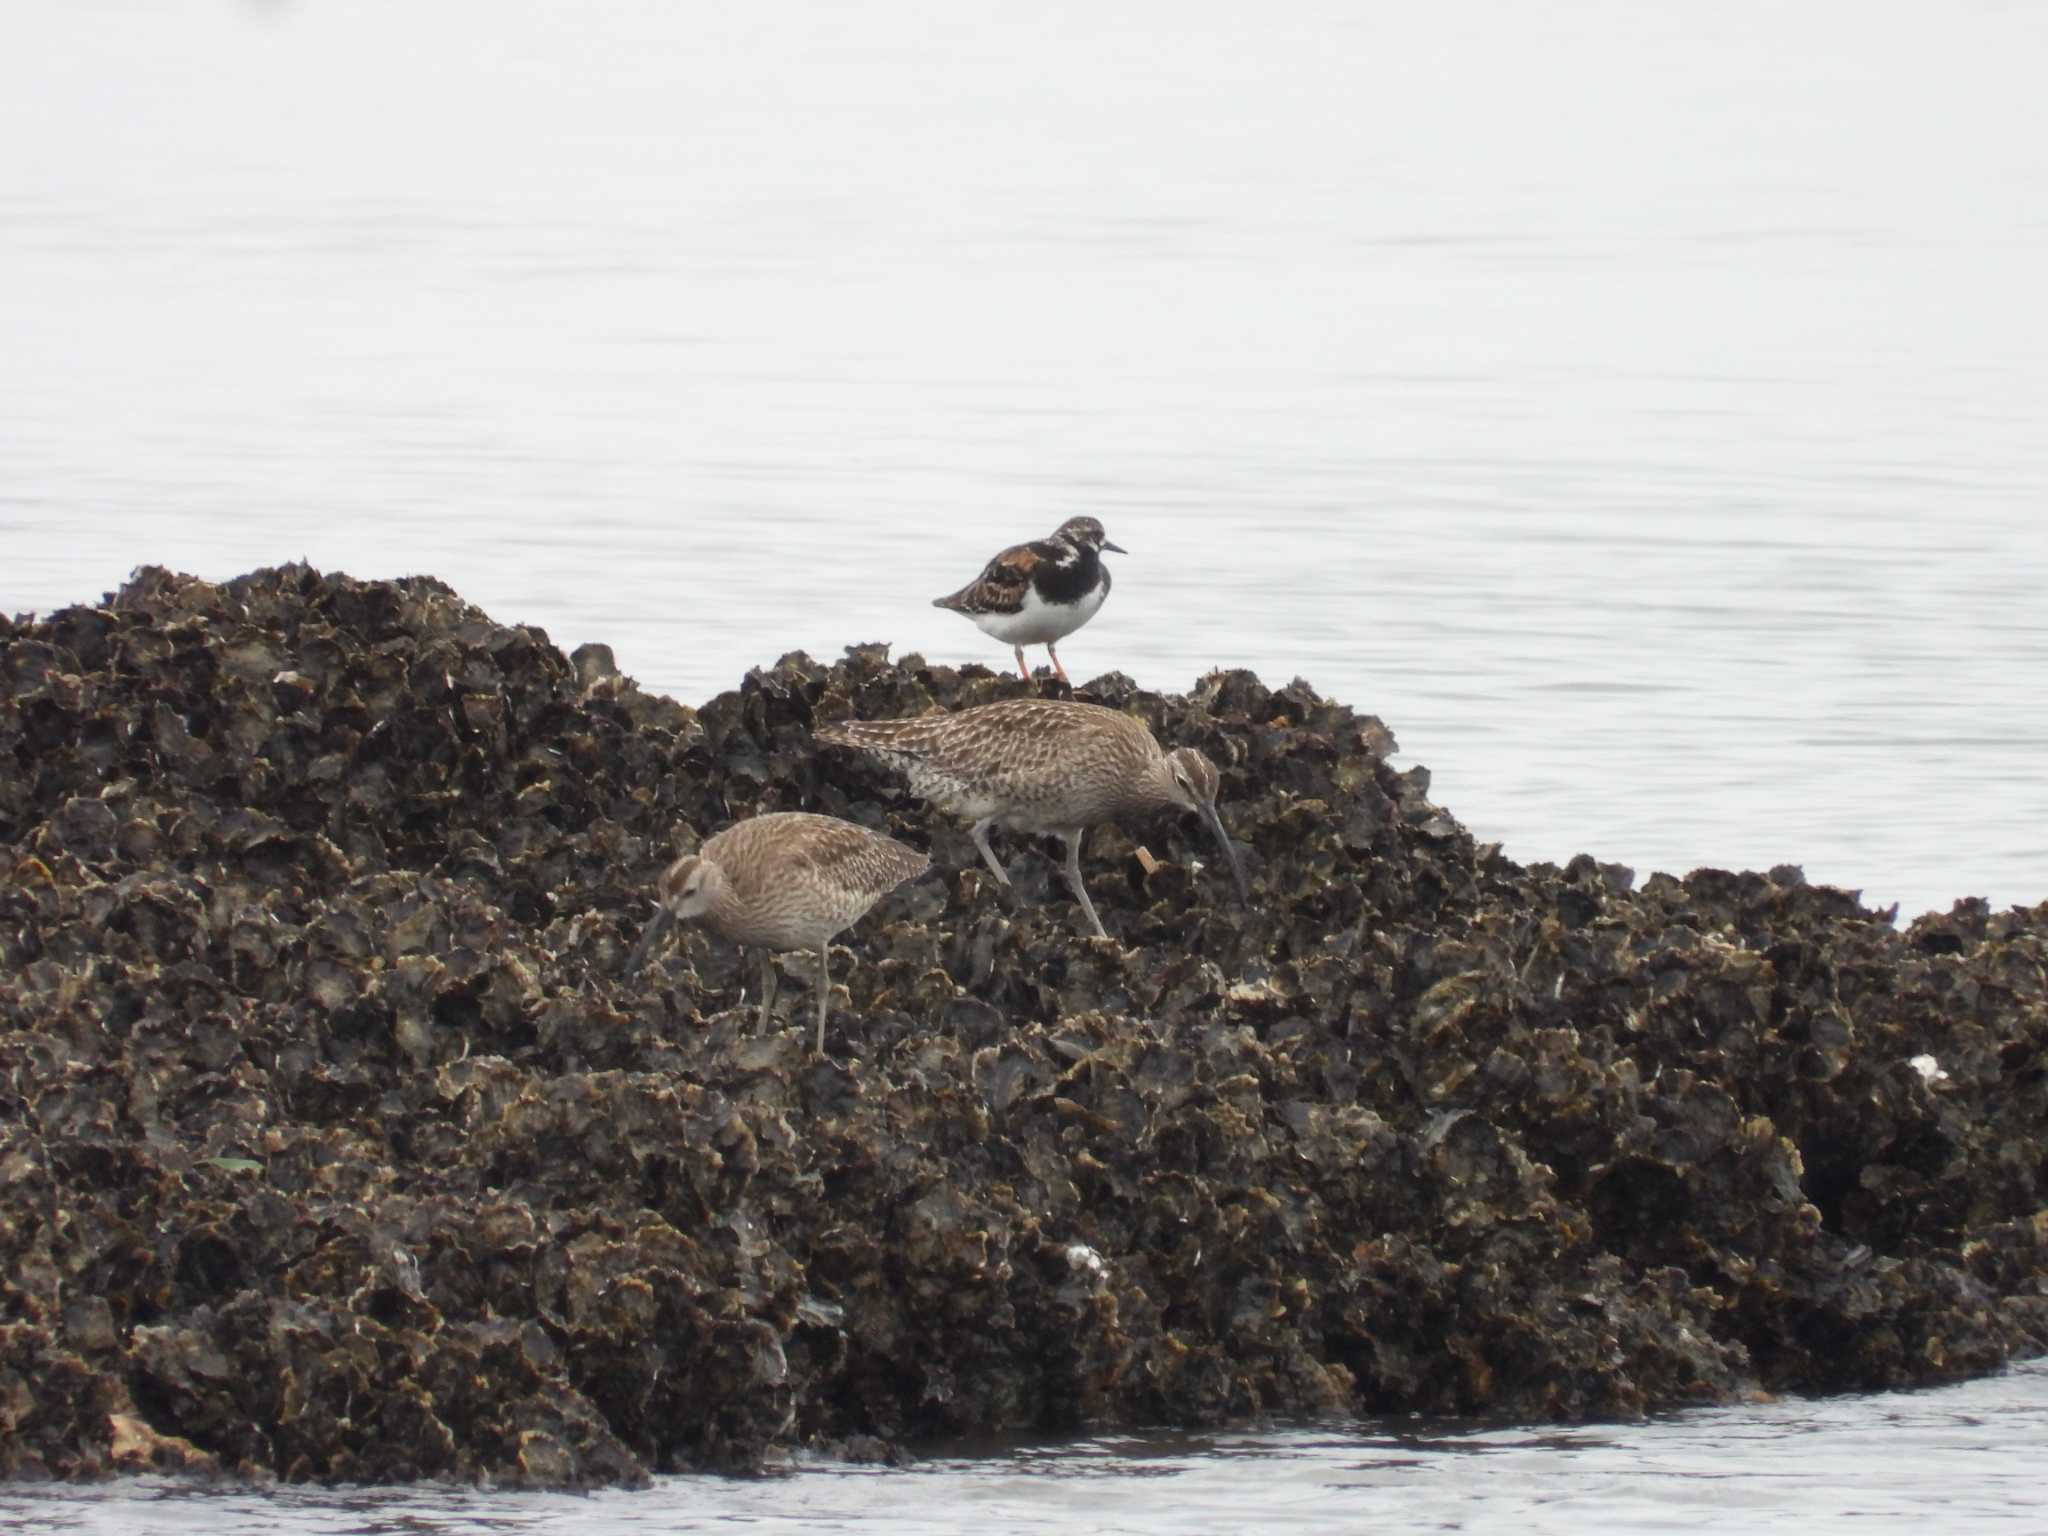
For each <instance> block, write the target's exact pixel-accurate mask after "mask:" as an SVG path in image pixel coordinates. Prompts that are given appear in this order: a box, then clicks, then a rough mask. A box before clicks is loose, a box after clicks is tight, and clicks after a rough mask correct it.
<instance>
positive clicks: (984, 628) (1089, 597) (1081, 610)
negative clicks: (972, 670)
mask: <svg viewBox="0 0 2048 1536" xmlns="http://www.w3.org/2000/svg"><path fill="white" fill-rule="evenodd" d="M1106 549H1109V550H1115V551H1116V552H1117V553H1118V554H1122V553H1123V552H1124V550H1123V546H1122V545H1120V544H1112V543H1110V541H1109V535H1108V534H1106V533H1104V532H1103V531H1102V524H1100V523H1098V522H1097V521H1096V520H1095V519H1094V518H1092V517H1070V518H1068V519H1067V520H1066V521H1065V522H1064V523H1061V524H1060V526H1059V527H1058V529H1056V530H1055V531H1054V532H1053V533H1052V534H1050V535H1049V536H1048V537H1046V538H1043V539H1034V540H1032V541H1031V542H1030V543H1029V544H1016V545H1012V546H1011V547H1010V548H1008V549H1006V550H1004V551H1003V552H1002V553H1001V554H999V555H997V556H996V557H995V558H994V559H993V560H991V561H989V563H988V564H987V565H986V566H985V567H983V569H982V572H981V574H980V575H979V576H977V577H975V578H974V580H972V581H970V582H969V583H967V585H966V586H964V587H962V588H961V589H960V590H959V591H958V592H955V593H953V594H952V595H951V596H949V597H939V598H934V599H932V606H933V607H934V608H949V609H951V610H952V611H953V612H954V613H958V614H964V615H965V616H966V617H968V618H970V619H972V620H974V622H975V624H976V625H977V626H979V627H980V629H981V632H982V633H983V634H985V635H994V636H995V637H996V639H998V640H1001V641H1003V642H1004V643H1005V644H1007V645H1008V646H1010V647H1011V648H1012V649H1013V650H1015V651H1016V653H1017V670H1018V671H1020V672H1022V673H1023V674H1024V680H1025V681H1026V682H1027V683H1028V682H1030V681H1031V668H1030V666H1029V665H1027V664H1026V662H1025V660H1024V647H1025V646H1027V645H1042V646H1044V647H1045V654H1046V655H1048V656H1050V657H1051V658H1052V668H1053V671H1055V672H1057V673H1058V674H1059V675H1060V678H1061V680H1062V681H1064V680H1065V679H1066V676H1067V669H1066V668H1065V667H1063V666H1061V665H1060V653H1059V651H1058V650H1057V649H1055V644H1056V642H1058V641H1061V640H1064V639H1066V637H1067V636H1068V635H1071V634H1072V633H1073V632H1074V631H1075V630H1077V629H1079V628H1080V627H1081V626H1082V625H1083V624H1086V623H1087V622H1088V621H1089V620H1090V619H1092V618H1094V617H1095V610H1096V609H1098V608H1100V607H1101V606H1102V600H1103V599H1104V598H1106V597H1108V596H1109V567H1108V566H1106V565H1104V564H1103V563H1102V552H1103V551H1104V550H1106Z"/></svg>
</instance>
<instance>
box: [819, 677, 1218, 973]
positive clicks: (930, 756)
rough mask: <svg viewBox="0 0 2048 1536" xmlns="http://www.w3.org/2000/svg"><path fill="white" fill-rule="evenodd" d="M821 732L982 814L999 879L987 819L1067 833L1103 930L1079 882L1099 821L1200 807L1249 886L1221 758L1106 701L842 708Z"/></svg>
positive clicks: (978, 828) (923, 791) (1002, 876)
mask: <svg viewBox="0 0 2048 1536" xmlns="http://www.w3.org/2000/svg"><path fill="white" fill-rule="evenodd" d="M817 737H818V740H820V741H823V742H829V743H832V744H834V745H837V746H843V747H854V748H857V749H859V750H861V751H864V752H870V753H873V754H874V755H875V756H876V757H878V758H880V759H881V760H882V761H883V762H885V763H888V764H890V765H891V766H893V767H896V768H898V769H901V770H902V771H903V772H904V773H906V774H907V775H908V776H909V779H910V788H911V791H912V793H914V794H918V795H921V796H923V797H924V798H925V799H927V800H929V801H931V802H932V803H933V804H934V805H937V806H939V807H940V808H941V809H943V810H947V811H950V812H952V813H953V814H954V815H956V816H964V817H967V818H968V819H969V820H971V821H972V822H973V823H974V844H975V846H976V847H977V848H979V849H980V850H981V856H982V858H983V859H985V860H986V861H987V863H988V867H989V868H990V869H991V870H993V871H994V872H995V876H996V879H997V880H998V881H1000V882H1001V883H1002V884H1004V885H1008V884H1009V883H1010V877H1009V876H1008V875H1007V874H1006V873H1005V872H1004V870H1003V866H1002V865H1001V864H1000V863H998V862H997V861H996V856H995V850H994V849H992V848H991V847H990V846H989V842H988V833H989V828H991V827H994V826H1004V827H1012V828H1015V829H1016V830H1018V831H1020V832H1053V833H1057V834H1058V835H1059V836H1060V838H1061V839H1062V840H1064V841H1065V843H1066V845H1067V859H1066V865H1065V870H1066V877H1067V887H1068V889H1070V890H1071V891H1072V892H1073V893H1074V899H1075V900H1077V901H1078V902H1080V903H1081V910H1082V911H1083V912H1085V913H1086V914H1087V916H1088V926H1089V927H1090V928H1092V929H1093V930H1094V931H1095V936H1096V937H1097V938H1107V937H1108V935H1107V934H1106V933H1104V932H1103V929H1102V919H1101V918H1099V917H1097V916H1096V915H1095V903H1094V902H1092V901H1090V900H1089V899H1088V890H1087V887H1086V886H1084V885H1083V884H1082V883H1081V838H1082V836H1083V834H1084V833H1085V832H1086V831H1087V829H1088V828H1090V827H1092V826H1094V825H1095V824H1096V823H1097V822H1103V821H1111V820H1114V819H1115V818H1116V817H1118V816H1122V815H1126V814H1130V813H1136V812H1142V811H1153V810H1160V809H1164V808H1166V807H1168V806H1176V807H1179V808H1180V809H1181V810H1186V811H1198V812H1200V813H1201V816H1202V819H1203V820H1204V821H1206V822H1207V823H1208V824H1209V830H1210V831H1211V832H1213V833H1214V834H1215V837H1216V842H1217V846H1219V847H1220V848H1222V850H1223V856H1224V858H1225V859H1226V860H1227V861H1228V862H1229V864H1230V873H1231V877H1232V879H1233V880H1235V881H1236V883H1237V890H1238V895H1239V896H1240V897H1241V898H1243V897H1247V896H1248V892H1247V888H1246V886H1245V879H1244V871H1243V869H1242V868H1241V867H1240V866H1239V864H1238V861H1237V850H1236V849H1235V848H1233V847H1232V846H1231V842H1230V834H1229V833H1228V832H1226V831H1225V830H1224V828H1223V821H1222V818H1221V817H1220V816H1218V815H1217V812H1216V790H1217V785H1218V777H1217V773H1216V766H1215V764H1213V763H1211V762H1210V761H1209V759H1208V758H1206V757H1204V756H1203V755H1202V754H1201V753H1200V752H1197V751H1196V750H1195V749H1194V748H1192V747H1178V748H1175V749H1174V750H1173V751H1171V752H1163V751H1161V750H1160V747H1159V743H1158V742H1157V741H1155V740H1154V739H1153V737H1152V733H1151V732H1150V731H1149V730H1147V729H1146V728H1145V725H1144V722H1143V721H1140V720H1136V719H1133V718H1132V717H1131V716H1129V715H1126V714H1123V713H1122V712H1120V711H1118V710H1114V709H1104V708H1102V707H1101V706H1100V705H1096V704H1076V703H1071V702H1068V701H1065V700H1055V699H1010V700H1005V701H1004V702H1002V703H1000V704H984V705H982V706H980V707H979V708H977V709H963V710H961V711H959V712H958V713H957V714H950V715H945V714H935V715H920V716H918V717H916V718H914V719H909V720H842V721H840V722H838V723H837V724H834V725H828V726H821V727H820V728H819V729H818V733H817Z"/></svg>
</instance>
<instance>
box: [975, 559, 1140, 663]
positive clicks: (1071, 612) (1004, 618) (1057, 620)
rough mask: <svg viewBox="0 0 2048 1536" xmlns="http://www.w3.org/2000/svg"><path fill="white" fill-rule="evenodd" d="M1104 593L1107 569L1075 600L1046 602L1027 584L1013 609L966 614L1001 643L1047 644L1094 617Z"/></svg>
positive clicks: (1106, 593) (1107, 585)
mask: <svg viewBox="0 0 2048 1536" xmlns="http://www.w3.org/2000/svg"><path fill="white" fill-rule="evenodd" d="M1107 596H1109V573H1108V572H1107V571H1105V572H1103V579H1102V580H1101V581H1099V582H1097V583H1096V584H1095V585H1094V586H1093V587H1091V588H1090V589H1089V590H1088V591H1086V592H1083V593H1082V594H1081V596H1080V598H1079V600H1078V601H1075V602H1071V603H1048V602H1047V601H1046V600H1045V599H1044V598H1042V597H1040V596H1039V595H1038V589H1037V588H1036V587H1029V586H1027V587H1026V588H1025V589H1024V600H1023V602H1022V603H1021V604H1020V605H1019V606H1018V608H1017V611H1016V612H1015V613H976V614H971V615H969V617H971V618H972V619H973V620H974V622H975V623H976V624H978V625H979V626H981V632H982V633H983V634H985V635H993V636H994V637H995V638H996V639H998V640H1000V641H1002V642H1003V644H1005V645H1049V644H1051V643H1052V642H1053V641H1055V640H1064V639H1065V638H1066V637H1067V636H1068V635H1071V634H1072V633H1073V632H1074V631H1075V630H1077V629H1079V628H1080V627H1081V626H1082V625H1083V624H1086V623H1087V622H1088V621H1089V620H1090V619H1092V618H1094V617H1095V610H1096V609H1098V608H1100V607H1101V606H1102V600H1103V599H1104V598H1105V597H1107Z"/></svg>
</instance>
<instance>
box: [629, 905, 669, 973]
mask: <svg viewBox="0 0 2048 1536" xmlns="http://www.w3.org/2000/svg"><path fill="white" fill-rule="evenodd" d="M674 922H675V915H674V914H673V913H671V912H670V911H669V909H668V908H667V907H656V908H655V909H654V916H652V917H650V918H649V919H648V920H647V927H646V928H645V929H643V930H642V931H641V934H640V942H639V943H638V944H635V945H634V946H633V953H631V954H630V955H628V956H626V970H625V974H626V975H628V976H631V975H633V974H635V973H636V972H637V971H638V970H639V969H640V964H641V962H642V961H644V960H645V959H646V958H647V952H648V951H649V950H650V949H652V948H654V945H655V942H656V941H657V940H658V939H660V937H661V936H662V935H663V934H665V933H667V932H668V930H669V928H670V926H671V925H673V924H674Z"/></svg>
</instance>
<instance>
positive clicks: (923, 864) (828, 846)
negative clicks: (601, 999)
mask: <svg viewBox="0 0 2048 1536" xmlns="http://www.w3.org/2000/svg"><path fill="white" fill-rule="evenodd" d="M931 862H932V861H931V860H930V859H929V858H927V857H926V856H925V855H924V854H922V853H919V852H918V851H917V850H916V849H915V848H912V847H909V846H908V845H907V844H904V843H899V842H897V841H896V839H895V838H893V837H884V836H883V835H882V834H881V833H879V832H870V831H869V830H868V829H867V828H866V827H860V826H855V825H854V824H853V823H852V822H850V821H841V820H840V819H839V818H838V817H836V816H813V815H811V814H809V813H808V812H805V811H776V812H772V813H770V814H768V815H765V816H755V817H753V818H752V819H750V820H747V821H741V822H735V823H734V824H733V825H732V826H729V827H727V828H726V829H725V830H724V831H723V832H721V833H719V834H718V835H717V836H716V837H713V838H711V839H710V840H709V841H708V842H706V843H705V844H704V846H703V847H702V848H700V849H698V850H697V851H696V852H695V853H686V854H684V855H683V856H682V857H681V858H679V859H677V860H676V861H675V862H674V863H673V864H671V865H669V867H668V868H667V869H666V870H664V871H663V872H662V876H661V882H660V886H659V891H660V895H659V903H660V904H659V906H657V908H656V909H655V913H654V917H653V919H652V920H651V921H649V923H648V925H647V931H646V932H645V933H644V934H642V935H641V937H640V942H639V943H638V944H636V945H634V946H633V953H632V954H631V955H630V956H628V957H627V960H626V973H627V974H628V975H631V974H632V973H633V972H634V971H637V970H638V969H639V968H640V963H641V961H642V960H644V959H645V958H646V956H647V952H648V951H649V949H651V948H652V947H653V945H654V944H655V942H656V941H657V940H658V939H659V938H660V937H661V936H662V935H663V934H664V933H666V932H667V931H668V928H669V925H670V924H671V923H674V922H685V923H688V922H702V923H703V924H704V925H705V926H706V927H708V928H710V929H711V930H712V931H714V932H715V933H718V934H719V935H721V936H722V937H724V938H727V939H730V940H731V941H732V942H733V943H735V944H740V945H745V946H747V947H749V948H752V949H756V950H759V951H760V955H761V1028H762V1029H764V1030H765V1029H766V1028H767V1027H768V1018H769V1009H771V1008H772V1007H773V1006H774V1005H775V955H776V953H777V952H778V951H781V950H790V949H815V950H816V951H817V952H818V1054H819V1055H821V1056H822V1055H823V1054H824V1052H825V1006H826V1001H827V999H828V998H829V997H830V995H831V988H832V969H831V967H832V959H831V944H832V939H833V937H834V936H835V935H836V934H838V933H840V932H842V931H843V930H845V929H847V928H850V927H851V926H853V924H855V923H856V922H858V921H860V919H861V918H862V917H864V916H866V914H867V912H868V909H869V908H871V907H872V906H874V904H875V903H876V902H878V901H880V900H881V899H882V898H883V897H884V896H886V895H888V894H889V893H890V892H891V891H893V890H895V889H896V887H897V886H899V885H901V884H902V883H903V882H904V881H906V880H909V879H912V878H914V877H915V876H917V875H921V874H923V873H924V872H925V871H926V870H927V869H929V868H931Z"/></svg>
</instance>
